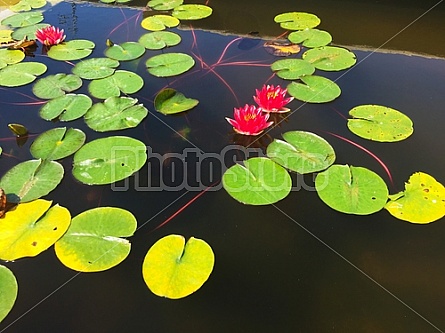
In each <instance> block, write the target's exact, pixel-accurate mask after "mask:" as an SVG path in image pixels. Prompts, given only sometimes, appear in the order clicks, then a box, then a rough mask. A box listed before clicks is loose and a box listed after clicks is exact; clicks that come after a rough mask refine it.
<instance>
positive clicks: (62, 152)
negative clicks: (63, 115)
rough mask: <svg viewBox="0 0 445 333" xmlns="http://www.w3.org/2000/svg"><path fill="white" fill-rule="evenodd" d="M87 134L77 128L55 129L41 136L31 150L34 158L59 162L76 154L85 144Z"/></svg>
mask: <svg viewBox="0 0 445 333" xmlns="http://www.w3.org/2000/svg"><path fill="white" fill-rule="evenodd" d="M85 139H86V136H85V133H84V132H82V131H81V130H79V129H76V128H69V129H68V130H67V129H66V127H59V128H53V129H50V130H48V131H46V132H43V133H42V134H40V135H39V136H38V137H37V138H36V139H35V140H34V142H33V143H32V145H31V147H30V148H29V150H30V152H31V155H32V156H33V157H34V158H41V159H44V160H51V161H53V160H59V159H62V158H64V157H67V156H69V155H71V154H74V153H75V152H76V151H77V150H78V149H79V148H80V147H82V145H83V144H84V143H85Z"/></svg>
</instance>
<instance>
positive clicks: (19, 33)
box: [12, 23, 49, 40]
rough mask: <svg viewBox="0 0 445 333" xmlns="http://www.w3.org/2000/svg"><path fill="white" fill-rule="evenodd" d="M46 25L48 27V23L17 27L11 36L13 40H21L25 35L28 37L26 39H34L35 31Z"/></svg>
mask: <svg viewBox="0 0 445 333" xmlns="http://www.w3.org/2000/svg"><path fill="white" fill-rule="evenodd" d="M46 27H49V24H48V23H37V24H33V25H29V26H27V27H23V28H18V29H16V30H14V32H13V33H12V38H14V39H15V40H22V39H23V38H25V37H26V38H28V40H32V39H36V31H37V30H39V29H43V28H46Z"/></svg>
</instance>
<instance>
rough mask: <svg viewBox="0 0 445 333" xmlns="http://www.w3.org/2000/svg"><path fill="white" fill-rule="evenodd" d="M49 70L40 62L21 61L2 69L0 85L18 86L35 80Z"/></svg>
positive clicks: (0, 70) (0, 71)
mask: <svg viewBox="0 0 445 333" xmlns="http://www.w3.org/2000/svg"><path fill="white" fill-rule="evenodd" d="M46 70H47V67H46V65H44V64H41V63H39V62H21V63H17V64H12V65H9V66H7V67H5V68H2V69H0V86H5V87H18V86H24V85H25V84H28V83H31V82H33V81H34V80H35V79H36V78H37V76H39V75H42V74H43V73H45V72H46Z"/></svg>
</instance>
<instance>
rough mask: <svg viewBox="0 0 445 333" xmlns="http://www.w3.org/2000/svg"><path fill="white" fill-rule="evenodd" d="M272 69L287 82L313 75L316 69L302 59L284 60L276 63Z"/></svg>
mask: <svg viewBox="0 0 445 333" xmlns="http://www.w3.org/2000/svg"><path fill="white" fill-rule="evenodd" d="M270 68H271V69H272V70H273V71H275V72H277V75H278V76H279V77H281V78H282V79H285V80H296V79H299V78H300V77H302V76H305V75H312V74H313V73H314V72H315V67H314V66H313V65H312V64H311V63H310V62H307V61H305V60H302V59H282V60H277V61H275V62H274V63H273V64H272V65H271V66H270Z"/></svg>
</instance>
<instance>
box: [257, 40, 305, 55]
mask: <svg viewBox="0 0 445 333" xmlns="http://www.w3.org/2000/svg"><path fill="white" fill-rule="evenodd" d="M263 46H264V48H265V49H266V51H267V52H268V53H270V54H273V55H274V56H278V57H287V56H290V55H292V54H297V53H298V52H300V46H298V45H297V44H293V43H290V42H282V41H267V42H265V43H264V45H263Z"/></svg>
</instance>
